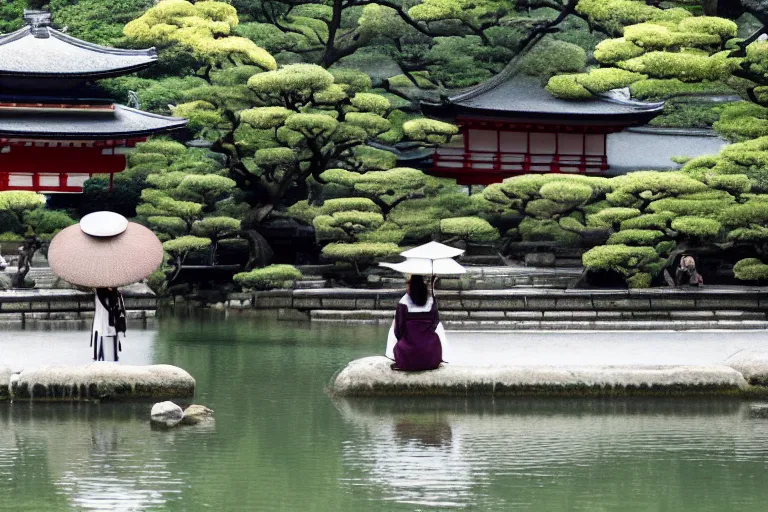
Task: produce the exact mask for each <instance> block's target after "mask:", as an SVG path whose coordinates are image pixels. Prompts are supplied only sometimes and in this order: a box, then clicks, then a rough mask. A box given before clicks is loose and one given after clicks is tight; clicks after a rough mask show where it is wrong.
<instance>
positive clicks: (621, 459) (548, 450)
mask: <svg viewBox="0 0 768 512" xmlns="http://www.w3.org/2000/svg"><path fill="white" fill-rule="evenodd" d="M335 404H336V406H337V408H338V409H339V410H340V411H341V414H342V417H343V418H344V420H345V421H347V422H348V423H349V424H351V425H353V426H354V427H355V435H354V436H353V437H351V438H350V439H349V440H348V441H347V443H345V445H344V451H343V457H344V465H345V480H344V481H345V483H347V484H348V485H351V486H354V488H356V489H363V490H364V491H365V492H366V493H370V494H372V495H374V496H377V497H378V496H382V497H383V498H384V499H386V500H391V501H393V502H396V503H400V504H403V505H404V504H414V503H416V504H420V505H430V506H438V507H439V506H444V507H453V506H474V507H476V509H478V510H508V509H510V508H515V509H521V510H566V509H573V507H571V506H569V507H566V506H564V504H566V503H567V504H570V505H574V504H577V503H578V504H581V505H583V506H582V508H583V509H590V508H593V509H595V508H605V509H620V508H621V505H622V504H626V497H627V486H628V485H631V486H632V489H633V490H632V496H633V500H634V503H635V505H636V507H635V508H634V509H636V510H649V509H657V508H658V504H659V503H662V502H663V503H666V504H667V505H668V506H669V509H670V510H721V509H725V508H727V506H726V505H727V504H728V503H733V500H736V499H737V496H741V497H744V496H749V497H750V499H749V501H750V503H753V502H758V501H762V500H764V499H768V475H766V474H765V472H764V471H763V470H762V466H763V465H764V461H765V460H766V459H768V426H767V425H768V423H766V422H764V421H755V420H750V419H749V418H748V414H747V410H748V408H749V403H747V402H743V401H739V400H728V399H726V400H717V399H715V400H711V399H699V400H685V399H671V400H663V399H661V400H659V399H654V400H644V399H629V400H621V399H618V400H581V399H580V400H559V399H554V400H546V399H544V400H534V399H531V400H528V399H519V400H516V399H506V400H491V399H487V400H486V399H468V400H463V399H459V398H454V399H446V400H432V399H402V398H401V399H376V400H371V399H368V400H335ZM756 465H757V466H759V468H758V467H757V466H756ZM744 475H749V478H744ZM707 482H710V483H707ZM711 482H717V483H718V486H717V489H718V490H717V491H713V490H712V489H711V488H710V485H711ZM659 500H661V501H659ZM438 504H441V505H438ZM718 507H720V508H718ZM393 508H395V507H393Z"/></svg>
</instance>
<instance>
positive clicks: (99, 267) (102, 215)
mask: <svg viewBox="0 0 768 512" xmlns="http://www.w3.org/2000/svg"><path fill="white" fill-rule="evenodd" d="M162 262H163V244H162V243H161V242H160V240H159V239H158V238H157V237H156V236H155V234H154V233H153V232H152V231H150V230H149V229H147V228H145V227H144V226H142V225H141V224H136V223H135V222H128V221H127V220H126V219H125V217H123V216H122V215H118V214H117V213H113V212H95V213H91V214H89V215H86V216H85V217H83V218H82V219H81V220H80V223H79V224H75V225H73V226H69V227H68V228H66V229H63V230H62V231H61V232H59V233H58V234H57V235H56V236H55V237H53V240H51V245H50V247H49V248H48V263H49V264H50V265H51V270H52V271H53V273H54V274H56V275H57V276H59V277H60V278H62V279H64V280H65V281H67V282H68V283H72V284H74V285H77V286H85V287H88V288H113V287H117V286H125V285H127V284H131V283H135V282H137V281H141V280H142V279H144V278H145V277H147V276H149V275H150V274H151V273H152V272H154V271H155V270H156V269H157V268H158V267H159V266H160V264H161V263H162Z"/></svg>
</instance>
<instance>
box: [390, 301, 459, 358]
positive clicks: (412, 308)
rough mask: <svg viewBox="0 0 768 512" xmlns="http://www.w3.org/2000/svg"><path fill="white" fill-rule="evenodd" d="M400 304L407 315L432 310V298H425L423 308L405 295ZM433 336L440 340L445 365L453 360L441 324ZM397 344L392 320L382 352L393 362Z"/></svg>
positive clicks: (440, 323) (438, 324) (441, 323)
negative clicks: (385, 346)
mask: <svg viewBox="0 0 768 512" xmlns="http://www.w3.org/2000/svg"><path fill="white" fill-rule="evenodd" d="M400 304H405V305H406V307H407V308H408V312H409V313H427V312H429V311H430V310H431V309H432V297H429V298H427V302H426V303H425V304H424V305H423V306H417V305H416V304H414V303H413V301H412V300H411V297H410V296H409V295H408V294H407V293H406V294H405V295H403V297H402V298H401V299H400ZM435 334H437V337H438V338H439V339H440V345H441V347H442V351H443V362H445V363H447V362H449V361H452V360H453V353H452V351H451V346H450V344H449V343H448V339H447V338H446V336H445V328H444V327H443V322H438V323H437V328H436V329H435ZM396 344H397V337H396V336H395V321H394V320H392V326H391V327H390V328H389V334H388V335H387V348H386V349H385V350H384V355H385V356H386V357H388V358H390V359H392V360H393V361H394V360H395V345H396Z"/></svg>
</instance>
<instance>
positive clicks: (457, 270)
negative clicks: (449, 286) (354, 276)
mask: <svg viewBox="0 0 768 512" xmlns="http://www.w3.org/2000/svg"><path fill="white" fill-rule="evenodd" d="M463 253H464V251H463V250H462V249H456V248H454V247H449V246H447V245H443V244H441V243H439V242H429V243H428V244H424V245H421V246H419V247H415V248H413V249H409V250H407V251H404V252H401V253H400V254H401V255H402V256H405V258H406V259H405V261H402V262H400V263H379V265H380V266H382V267H387V268H391V269H392V270H396V271H398V272H401V273H403V274H413V275H422V276H454V275H461V274H466V272H467V270H466V269H465V268H464V267H462V266H461V265H460V264H459V263H458V262H456V261H455V260H454V259H453V258H455V257H456V256H459V255H461V254H463Z"/></svg>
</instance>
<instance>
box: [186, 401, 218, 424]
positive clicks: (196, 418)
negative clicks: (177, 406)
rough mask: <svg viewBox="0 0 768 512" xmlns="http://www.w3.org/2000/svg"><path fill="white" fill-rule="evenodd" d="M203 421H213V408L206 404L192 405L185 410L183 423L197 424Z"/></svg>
mask: <svg viewBox="0 0 768 512" xmlns="http://www.w3.org/2000/svg"><path fill="white" fill-rule="evenodd" d="M203 421H213V410H211V409H209V408H207V407H206V406H204V405H190V406H189V407H187V408H186V409H185V410H184V418H183V419H182V420H181V423H182V424H183V425H197V424H198V423H200V422H203Z"/></svg>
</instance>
